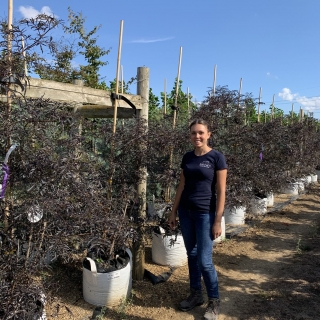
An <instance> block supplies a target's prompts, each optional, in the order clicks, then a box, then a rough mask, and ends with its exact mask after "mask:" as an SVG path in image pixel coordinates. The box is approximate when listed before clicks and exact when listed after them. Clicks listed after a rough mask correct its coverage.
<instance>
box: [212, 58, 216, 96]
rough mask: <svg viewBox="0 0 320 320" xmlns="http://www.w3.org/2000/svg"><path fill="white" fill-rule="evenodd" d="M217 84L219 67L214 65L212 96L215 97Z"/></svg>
mask: <svg viewBox="0 0 320 320" xmlns="http://www.w3.org/2000/svg"><path fill="white" fill-rule="evenodd" d="M216 83H217V65H216V64H215V65H214V70H213V88H212V94H213V96H215V94H216Z"/></svg>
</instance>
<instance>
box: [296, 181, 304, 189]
mask: <svg viewBox="0 0 320 320" xmlns="http://www.w3.org/2000/svg"><path fill="white" fill-rule="evenodd" d="M304 182H305V180H304V179H298V181H297V182H296V184H297V186H298V191H300V192H301V191H304V189H305V188H304Z"/></svg>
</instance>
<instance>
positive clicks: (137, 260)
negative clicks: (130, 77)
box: [132, 67, 150, 280]
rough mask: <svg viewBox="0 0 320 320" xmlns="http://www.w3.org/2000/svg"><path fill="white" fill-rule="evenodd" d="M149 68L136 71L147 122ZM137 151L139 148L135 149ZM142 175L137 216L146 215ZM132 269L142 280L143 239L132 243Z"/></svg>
mask: <svg viewBox="0 0 320 320" xmlns="http://www.w3.org/2000/svg"><path fill="white" fill-rule="evenodd" d="M149 73H150V71H149V68H146V67H139V68H138V71H137V94H138V95H140V96H141V100H142V105H141V107H142V109H141V110H140V117H141V118H143V119H144V120H146V124H148V112H149ZM137 152H139V150H137ZM141 171H142V172H143V176H142V179H141V181H140V182H139V184H138V197H139V202H140V205H139V216H140V217H141V218H145V216H146V193H147V169H146V168H142V170H141ZM138 232H139V234H140V235H143V233H144V230H143V227H142V226H140V227H139V230H138ZM132 249H133V270H132V277H133V279H134V280H143V275H144V263H145V246H144V241H143V240H141V241H140V240H139V241H136V242H134V243H133V248H132Z"/></svg>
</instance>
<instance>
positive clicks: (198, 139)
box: [190, 124, 210, 148]
mask: <svg viewBox="0 0 320 320" xmlns="http://www.w3.org/2000/svg"><path fill="white" fill-rule="evenodd" d="M209 138H210V132H209V131H208V128H207V126H205V125H203V124H194V125H193V126H192V127H191V129H190V139H191V143H192V144H193V146H194V147H195V148H202V147H205V146H207V145H208V140H209Z"/></svg>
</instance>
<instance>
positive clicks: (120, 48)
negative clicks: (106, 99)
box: [113, 20, 123, 133]
mask: <svg viewBox="0 0 320 320" xmlns="http://www.w3.org/2000/svg"><path fill="white" fill-rule="evenodd" d="M122 34H123V20H121V21H120V36H119V46H118V59H117V73H116V94H118V93H119V73H120V65H121V51H122ZM117 108H118V101H117V99H115V101H114V114H113V133H116V127H117V111H118V109H117Z"/></svg>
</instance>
